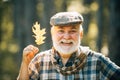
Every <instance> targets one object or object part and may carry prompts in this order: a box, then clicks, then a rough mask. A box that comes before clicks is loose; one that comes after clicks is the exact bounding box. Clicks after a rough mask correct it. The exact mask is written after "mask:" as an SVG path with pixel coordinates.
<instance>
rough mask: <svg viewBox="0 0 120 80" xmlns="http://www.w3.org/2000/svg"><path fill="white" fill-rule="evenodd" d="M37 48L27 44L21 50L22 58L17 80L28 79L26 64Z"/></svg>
mask: <svg viewBox="0 0 120 80" xmlns="http://www.w3.org/2000/svg"><path fill="white" fill-rule="evenodd" d="M38 51H39V49H38V48H37V47H35V46H33V45H28V46H27V47H26V48H24V50H23V60H22V63H21V67H20V71H19V75H18V77H17V80H29V74H28V65H29V63H30V61H31V60H32V59H33V57H34V56H35V54H36V53H37V52H38Z"/></svg>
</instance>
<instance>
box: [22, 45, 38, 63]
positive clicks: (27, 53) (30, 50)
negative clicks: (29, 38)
mask: <svg viewBox="0 0 120 80" xmlns="http://www.w3.org/2000/svg"><path fill="white" fill-rule="evenodd" d="M38 51H39V49H38V48H37V47H35V46H33V45H28V46H27V47H25V48H24V50H23V61H25V62H27V63H28V64H29V62H30V61H31V60H32V59H33V57H34V56H35V54H36V53H38Z"/></svg>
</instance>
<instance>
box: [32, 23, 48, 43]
mask: <svg viewBox="0 0 120 80" xmlns="http://www.w3.org/2000/svg"><path fill="white" fill-rule="evenodd" d="M32 32H33V33H34V35H33V37H35V42H36V44H37V45H41V44H43V43H44V40H45V38H46V37H45V36H44V35H45V33H46V32H45V29H40V24H39V23H38V22H36V23H35V24H34V25H33V26H32Z"/></svg>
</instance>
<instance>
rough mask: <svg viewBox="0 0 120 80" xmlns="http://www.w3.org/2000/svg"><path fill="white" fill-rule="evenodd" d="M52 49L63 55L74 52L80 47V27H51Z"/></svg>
mask: <svg viewBox="0 0 120 80" xmlns="http://www.w3.org/2000/svg"><path fill="white" fill-rule="evenodd" d="M51 34H52V40H53V46H54V48H55V49H56V50H57V51H58V52H59V53H63V54H71V53H73V52H75V51H76V50H77V49H78V47H79V45H80V42H81V41H80V37H81V36H80V25H75V26H53V27H52V29H51Z"/></svg>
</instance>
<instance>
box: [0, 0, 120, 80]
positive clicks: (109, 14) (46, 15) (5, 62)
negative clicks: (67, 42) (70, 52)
mask: <svg viewBox="0 0 120 80" xmlns="http://www.w3.org/2000/svg"><path fill="white" fill-rule="evenodd" d="M61 11H77V12H79V13H81V14H82V15H83V17H84V23H83V28H84V37H83V40H82V45H84V46H90V48H91V49H93V50H96V51H98V52H101V53H103V54H104V55H105V56H108V57H110V59H111V60H112V61H114V62H115V63H116V64H117V65H119V66H120V52H119V49H120V36H119V35H120V0H0V80H15V79H16V77H17V75H18V72H19V68H20V63H21V60H22V50H23V48H24V47H26V46H27V45H29V44H33V45H35V42H34V37H33V36H32V35H33V33H32V26H33V24H34V23H35V22H36V21H38V22H39V23H40V24H41V27H42V28H46V32H47V34H46V35H45V36H46V37H47V38H46V40H45V43H44V44H43V45H41V46H38V47H39V49H40V51H44V50H46V49H50V48H51V47H52V41H51V35H50V24H49V20H50V17H51V16H52V15H53V14H55V13H56V12H61Z"/></svg>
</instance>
